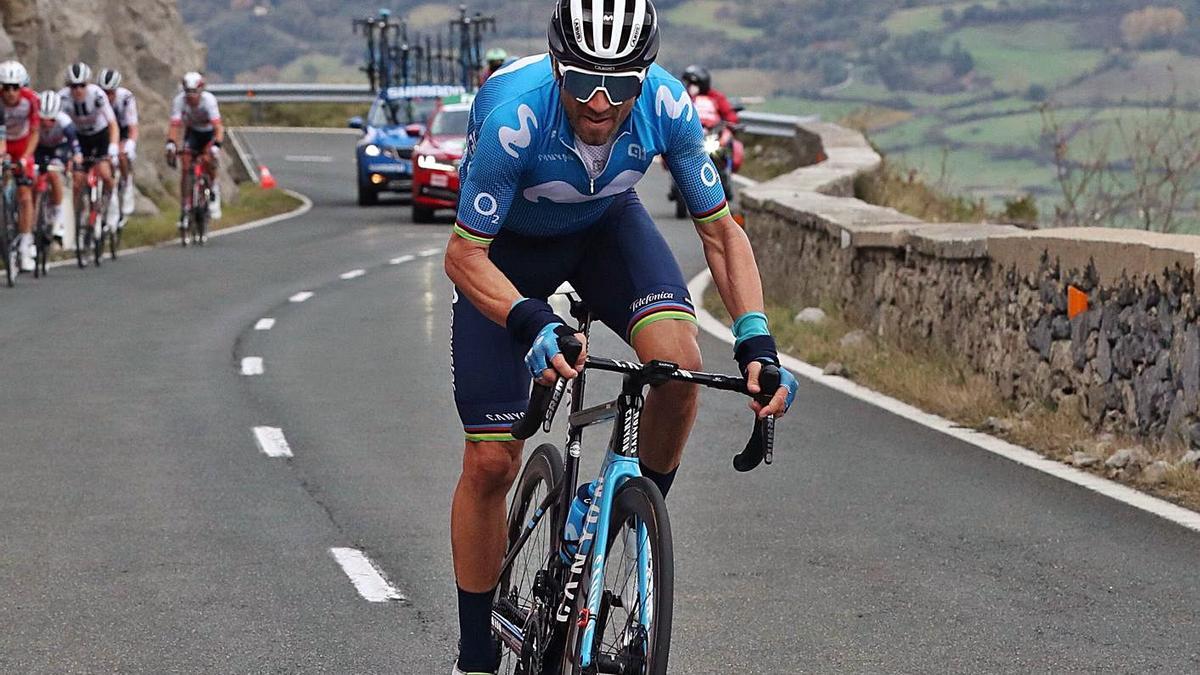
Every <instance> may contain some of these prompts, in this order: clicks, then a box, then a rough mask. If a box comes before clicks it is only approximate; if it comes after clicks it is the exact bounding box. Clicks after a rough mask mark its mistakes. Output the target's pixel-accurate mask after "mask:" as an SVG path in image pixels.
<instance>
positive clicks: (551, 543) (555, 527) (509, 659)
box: [492, 443, 565, 675]
mask: <svg viewBox="0 0 1200 675" xmlns="http://www.w3.org/2000/svg"><path fill="white" fill-rule="evenodd" d="M562 480H563V460H562V453H561V452H559V450H558V448H557V447H555V446H554V445H553V444H551V443H545V444H542V445H540V446H538V448H537V449H536V450H534V451H533V453H532V454H530V455H529V459H527V460H526V461H525V467H524V468H523V469H522V470H521V477H520V479H519V480H518V482H517V489H516V491H515V492H514V493H513V498H512V503H511V505H510V506H509V510H508V549H509V550H511V549H512V547H513V545H514V544H516V542H517V540H518V539H519V538H520V536H521V533H522V531H523V530H524V529H525V525H526V523H528V522H529V521H530V518H531V517H532V511H533V510H534V509H536V508H538V506H540V504H541V501H542V500H543V499H544V498H545V496H546V495H547V494H548V493H549V492H550V490H551V489H553V488H554V486H555V485H558V484H559V483H561V482H562ZM560 510H561V505H560V504H559V503H558V502H555V503H554V504H552V505H551V506H550V508H549V509H548V510H547V511H546V513H545V514H544V515H543V516H542V518H541V520H540V521H539V522H538V525H537V527H538V529H537V531H535V532H534V533H533V534H531V535H530V536H529V538H528V539H527V540H526V542H525V546H524V547H523V548H522V549H521V552H519V553H518V554H517V559H516V560H514V561H513V564H512V566H511V567H509V569H508V570H506V571H505V572H504V573H503V574H502V575H501V577H500V580H499V584H498V586H497V591H496V604H497V608H498V611H501V610H499V607H500V606H501V605H502V603H505V602H508V603H511V604H510V606H515V607H521V605H522V604H525V605H532V602H533V601H532V597H531V592H532V589H531V588H530V587H531V586H532V583H533V580H534V577H535V576H536V575H537V574H538V572H540V571H543V570H545V569H546V568H547V567H548V563H549V562H550V560H551V556H553V555H555V553H556V550H557V547H556V546H555V544H556V543H557V538H558V537H560V536H561V533H562V527H563V525H564V523H565V520H564V517H563V516H562V515H561V514H559V511H560ZM543 533H544V534H543ZM506 553H507V552H506ZM526 553H528V555H526ZM514 573H515V574H514ZM514 576H515V577H517V578H518V579H519V580H518V581H517V582H516V583H515V584H514V581H513V579H514ZM556 595H557V594H555V593H551V596H552V597H553V596H556ZM554 602H555V600H554V599H551V601H550V605H549V608H548V614H549V613H552V612H553V611H554ZM522 609H524V607H522ZM522 628H523V629H528V628H529V624H528V623H526V625H524V626H522ZM492 635H493V636H494V637H495V638H496V639H497V640H500V636H499V634H498V633H497V632H496V629H495V628H494V627H493V629H492ZM560 641H561V639H560ZM552 662H553V661H552ZM519 665H521V655H519V654H516V653H514V652H513V651H512V650H511V649H502V650H501V659H500V668H499V670H498V671H497V672H498V673H500V675H512V674H514V673H516V672H518V666H519ZM521 672H525V671H524V670H523V669H522V670H521ZM551 672H552V671H551V670H549V669H544V670H543V673H533V674H531V675H549V673H551Z"/></svg>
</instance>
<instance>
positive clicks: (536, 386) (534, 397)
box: [512, 335, 583, 441]
mask: <svg viewBox="0 0 1200 675" xmlns="http://www.w3.org/2000/svg"><path fill="white" fill-rule="evenodd" d="M558 350H559V351H560V352H562V355H563V358H564V359H566V360H567V363H569V364H571V365H572V366H574V365H575V362H576V361H578V360H579V355H580V354H581V353H582V352H583V343H582V342H580V341H579V339H578V338H576V337H575V336H574V335H564V336H562V337H560V338H558ZM553 398H554V387H553V386H546V385H544V384H541V383H540V382H534V383H533V389H532V390H531V391H530V392H529V406H528V407H527V408H526V409H525V414H524V415H523V416H522V417H521V419H520V421H518V422H517V423H516V424H514V425H513V428H512V435H513V438H515V439H517V440H519V441H523V440H525V439H527V438H529V437H531V436H533V435H534V434H536V433H537V430H538V427H540V426H542V422H544V421H545V420H546V411H547V410H549V409H550V401H551V399H553Z"/></svg>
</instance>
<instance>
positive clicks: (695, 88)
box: [679, 64, 738, 145]
mask: <svg viewBox="0 0 1200 675" xmlns="http://www.w3.org/2000/svg"><path fill="white" fill-rule="evenodd" d="M679 79H680V80H681V81H682V82H683V83H684V84H685V85H687V88H688V95H689V96H691V97H692V99H693V101H695V100H696V99H698V98H700V97H707V98H708V99H710V100H711V101H712V103H713V104H714V105H716V109H717V111H716V112H717V115H719V116H720V118H721V121H722V122H725V129H724V130H723V131H722V132H721V145H727V144H728V143H729V142H730V141H732V140H733V127H735V126H737V124H738V114H737V110H735V109H734V108H733V104H732V103H730V102H729V98H728V97H727V96H725V94H723V93H721V91H720V90H718V89H714V88H713V86H712V73H710V72H708V69H707V68H705V67H704V66H698V65H695V64H692V65H690V66H688V67H687V68H686V69H684V71H683V75H682V76H680V78H679ZM697 108H699V104H697Z"/></svg>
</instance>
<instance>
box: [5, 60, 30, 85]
mask: <svg viewBox="0 0 1200 675" xmlns="http://www.w3.org/2000/svg"><path fill="white" fill-rule="evenodd" d="M28 81H29V73H28V72H27V71H26V70H25V66H23V65H21V63H20V62H19V61H5V62H4V63H0V84H15V85H19V86H22V87H24V86H25V83H26V82H28Z"/></svg>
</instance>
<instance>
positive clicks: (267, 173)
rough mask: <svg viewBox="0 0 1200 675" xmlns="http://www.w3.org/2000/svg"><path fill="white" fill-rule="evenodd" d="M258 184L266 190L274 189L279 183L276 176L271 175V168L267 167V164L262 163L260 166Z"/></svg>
mask: <svg viewBox="0 0 1200 675" xmlns="http://www.w3.org/2000/svg"><path fill="white" fill-rule="evenodd" d="M258 184H259V185H261V186H263V189H265V190H274V189H275V186H276V185H277V183H276V182H275V177H274V176H272V175H271V170H270V169H268V168H267V165H266V164H260V165H259V167H258Z"/></svg>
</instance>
